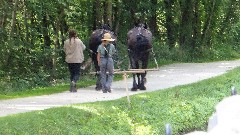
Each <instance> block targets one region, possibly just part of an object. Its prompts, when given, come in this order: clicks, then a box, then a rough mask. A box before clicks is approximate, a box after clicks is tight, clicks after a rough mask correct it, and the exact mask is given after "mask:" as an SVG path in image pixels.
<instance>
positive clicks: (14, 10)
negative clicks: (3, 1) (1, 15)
mask: <svg viewBox="0 0 240 135" xmlns="http://www.w3.org/2000/svg"><path fill="white" fill-rule="evenodd" d="M17 7H18V0H13V11H12V21H11V31H10V38H12V36H13V33H14V31H15V28H16V11H17Z"/></svg>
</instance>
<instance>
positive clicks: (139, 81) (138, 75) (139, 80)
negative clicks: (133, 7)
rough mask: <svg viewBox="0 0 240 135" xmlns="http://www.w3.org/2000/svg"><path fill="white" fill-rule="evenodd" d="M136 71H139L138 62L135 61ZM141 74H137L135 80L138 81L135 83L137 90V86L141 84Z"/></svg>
mask: <svg viewBox="0 0 240 135" xmlns="http://www.w3.org/2000/svg"><path fill="white" fill-rule="evenodd" d="M136 69H139V62H138V61H136ZM140 76H141V74H140V73H137V79H138V82H137V88H138V89H139V86H140V84H141V78H140Z"/></svg>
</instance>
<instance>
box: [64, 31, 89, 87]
mask: <svg viewBox="0 0 240 135" xmlns="http://www.w3.org/2000/svg"><path fill="white" fill-rule="evenodd" d="M85 49H86V46H85V45H84V44H83V42H82V41H81V40H80V39H79V38H78V37H77V32H76V30H73V29H71V30H69V39H67V40H66V41H65V42H64V52H65V54H66V58H65V61H66V62H67V63H68V68H69V72H70V80H71V84H70V92H77V88H76V83H77V81H78V80H79V77H80V66H81V64H82V62H83V61H84V55H83V50H85Z"/></svg>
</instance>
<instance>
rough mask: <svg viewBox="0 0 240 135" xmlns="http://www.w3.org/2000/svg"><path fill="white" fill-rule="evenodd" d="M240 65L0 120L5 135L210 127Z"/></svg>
mask: <svg viewBox="0 0 240 135" xmlns="http://www.w3.org/2000/svg"><path fill="white" fill-rule="evenodd" d="M239 77H240V68H237V69H234V70H233V71H230V72H229V73H227V74H224V75H221V76H218V77H215V78H211V79H208V80H204V81H201V82H198V83H194V84H190V85H185V86H177V87H174V88H170V89H165V90H159V91H154V92H147V93H142V94H137V95H132V96H130V101H131V107H130V108H129V106H128V101H127V99H126V97H124V98H121V99H117V100H113V101H104V102H95V103H85V104H76V105H70V106H65V107H59V108H51V109H47V110H43V111H34V112H29V113H23V114H16V115H11V116H6V117H1V118H0V127H1V128H0V134H4V135H12V134H37V135H38V134H39V135H42V134H47V135H55V134H72V135H78V134H81V135H82V134H84V135H85V134H87V135H95V134H98V135H119V134H121V135H164V133H165V131H164V130H165V129H164V128H165V124H167V123H170V124H171V127H172V129H173V135H180V134H184V133H187V132H190V131H194V130H200V131H203V130H206V127H207V121H208V118H209V117H210V115H211V114H212V113H213V111H214V106H215V105H216V104H217V103H218V102H219V101H220V100H222V99H223V98H224V97H227V96H229V95H230V89H231V87H232V86H235V87H236V89H239V88H240V84H239Z"/></svg>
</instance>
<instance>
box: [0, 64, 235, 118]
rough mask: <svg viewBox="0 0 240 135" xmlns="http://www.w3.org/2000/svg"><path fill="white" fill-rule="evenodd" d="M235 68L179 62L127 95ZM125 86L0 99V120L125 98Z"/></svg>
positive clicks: (151, 74) (150, 75)
mask: <svg viewBox="0 0 240 135" xmlns="http://www.w3.org/2000/svg"><path fill="white" fill-rule="evenodd" d="M238 66H240V60H234V61H220V62H211V63H179V64H171V65H166V66H162V67H160V69H159V71H150V72H148V74H147V84H146V87H147V90H146V91H137V92H132V91H129V94H130V95H133V94H138V93H142V92H151V91H155V90H161V89H165V88H170V87H174V86H178V85H184V84H190V83H194V82H197V81H200V80H204V79H207V78H211V77H214V76H218V75H221V74H224V73H226V72H227V71H228V70H231V69H233V68H236V67H238ZM130 76H131V75H130ZM127 85H128V88H129V89H130V88H131V86H132V78H129V79H128V80H127ZM125 86H126V84H125V82H124V80H122V81H117V82H114V83H113V85H112V89H113V90H112V93H101V92H99V91H95V90H94V86H90V87H87V88H81V89H78V92H77V93H70V92H69V91H66V92H63V93H58V94H52V95H43V96H34V97H27V98H18V99H10V100H0V117H3V116H7V115H11V114H17V113H24V112H29V111H34V110H43V109H47V108H51V107H59V106H64V105H69V104H75V103H84V102H95V101H104V100H114V99H118V98H121V97H126V96H127V92H126V87H125Z"/></svg>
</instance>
